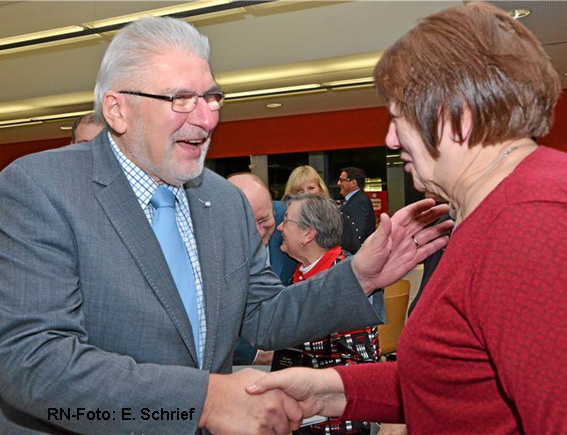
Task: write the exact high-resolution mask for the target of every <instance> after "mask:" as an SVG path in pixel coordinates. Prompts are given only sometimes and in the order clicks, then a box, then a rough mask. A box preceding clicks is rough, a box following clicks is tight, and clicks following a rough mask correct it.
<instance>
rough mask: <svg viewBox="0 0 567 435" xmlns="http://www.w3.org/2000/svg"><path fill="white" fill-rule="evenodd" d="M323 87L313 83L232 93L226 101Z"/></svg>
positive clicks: (227, 95)
mask: <svg viewBox="0 0 567 435" xmlns="http://www.w3.org/2000/svg"><path fill="white" fill-rule="evenodd" d="M320 89H321V85H320V84H319V83H311V84H308V85H297V86H285V87H282V88H269V89H257V90H255V91H245V92H232V93H230V94H226V96H225V99H226V100H234V99H237V98H238V99H240V98H248V97H262V96H266V95H284V94H291V93H295V92H305V91H310V90H320Z"/></svg>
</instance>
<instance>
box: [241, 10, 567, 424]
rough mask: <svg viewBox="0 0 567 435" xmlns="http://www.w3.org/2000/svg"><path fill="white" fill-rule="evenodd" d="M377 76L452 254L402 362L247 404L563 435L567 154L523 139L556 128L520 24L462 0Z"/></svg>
mask: <svg viewBox="0 0 567 435" xmlns="http://www.w3.org/2000/svg"><path fill="white" fill-rule="evenodd" d="M375 79H376V84H377V87H378V90H379V93H380V94H381V95H382V96H383V97H384V98H385V100H386V101H388V107H389V110H390V112H391V114H392V118H393V119H392V122H391V124H390V130H389V132H388V136H387V138H386V144H387V145H388V147H390V148H391V149H397V150H400V151H401V158H402V160H403V161H404V162H405V170H406V171H407V172H410V173H411V174H412V177H413V181H414V185H415V187H416V188H417V189H418V190H421V191H427V192H431V193H433V194H436V195H438V196H441V197H443V198H445V199H446V200H447V201H448V202H450V203H452V204H453V206H454V207H455V209H456V211H457V215H456V217H457V219H456V228H455V230H454V231H453V235H452V237H451V241H450V242H449V245H448V247H447V249H446V251H445V254H444V256H443V259H442V260H441V262H440V263H439V266H438V268H437V270H436V271H435V273H434V275H433V276H432V278H431V279H430V281H429V282H428V284H427V286H426V287H425V289H424V291H423V294H422V297H421V300H420V302H419V304H418V305H417V306H416V308H415V310H414V312H413V314H412V316H411V318H410V320H409V321H408V323H407V326H406V328H405V330H404V331H403V333H402V337H401V340H400V343H399V347H398V361H397V363H391V364H388V363H386V364H375V365H358V366H353V367H339V368H336V369H327V370H320V371H317V372H314V371H309V370H308V369H291V370H289V371H288V372H279V373H274V374H272V375H270V376H268V377H266V378H264V379H262V380H260V381H259V382H258V383H257V385H255V386H252V387H250V389H249V391H250V392H253V393H257V392H261V391H263V390H265V389H267V388H276V387H279V388H282V389H284V391H285V392H286V393H288V394H290V395H291V396H293V397H295V398H296V399H298V400H300V404H301V406H302V407H303V409H304V414H305V415H309V414H314V413H319V414H322V415H330V416H334V415H337V416H341V415H342V417H343V418H353V419H366V420H374V421H381V422H393V423H396V422H405V423H406V424H407V429H408V431H409V432H410V433H435V434H442V433H450V434H471V433H490V434H509V433H530V434H565V433H567V412H566V409H565V404H566V403H567V334H566V331H567V249H565V247H566V246H567V218H566V217H567V183H566V181H565V180H567V155H566V154H565V153H561V152H559V151H555V150H552V149H549V148H544V147H539V148H538V146H537V145H536V143H535V142H534V141H533V140H532V138H533V137H538V136H543V135H545V134H546V133H547V132H548V131H549V127H550V124H551V118H552V113H553V108H554V106H555V104H556V102H557V99H558V97H559V95H560V91H561V88H560V82H559V78H558V75H557V73H556V72H555V70H554V69H553V67H552V65H551V63H550V62H549V59H548V57H547V56H546V54H545V52H544V50H543V48H542V47H541V45H540V44H539V42H538V41H537V39H536V38H535V37H534V36H533V34H531V33H530V32H529V31H528V30H527V29H526V28H525V27H524V26H523V25H522V24H520V23H519V22H516V21H514V20H513V19H511V18H510V17H509V16H508V15H507V14H506V13H505V12H503V11H501V10H499V9H496V8H494V7H492V6H490V5H487V4H484V3H471V4H468V5H467V6H465V7H463V8H457V9H450V10H447V11H444V12H441V13H439V14H436V15H433V16H430V17H428V18H426V19H425V20H424V21H423V22H422V23H420V24H419V25H418V26H417V27H416V28H415V29H413V30H412V31H410V32H409V33H408V34H407V35H406V36H404V37H403V38H402V39H401V40H400V41H398V42H397V43H396V44H395V45H394V46H392V47H391V48H390V49H388V50H387V51H386V52H385V53H384V55H383V56H382V59H381V60H380V62H379V64H378V66H377V67H376V71H375ZM414 242H415V244H416V246H419V244H420V241H419V239H418V238H414Z"/></svg>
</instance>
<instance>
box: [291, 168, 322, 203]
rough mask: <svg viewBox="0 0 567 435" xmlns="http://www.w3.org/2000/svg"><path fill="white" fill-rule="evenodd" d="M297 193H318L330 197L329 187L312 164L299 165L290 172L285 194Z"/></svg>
mask: <svg viewBox="0 0 567 435" xmlns="http://www.w3.org/2000/svg"><path fill="white" fill-rule="evenodd" d="M297 193H318V194H320V195H323V196H325V197H326V198H329V189H328V188H327V185H326V184H325V182H324V181H323V179H322V178H321V176H320V175H319V173H318V172H317V171H316V170H315V168H313V167H312V166H308V165H305V166H298V167H297V168H295V169H294V170H293V171H292V173H291V174H290V176H289V178H288V180H287V184H286V186H285V191H284V196H285V195H289V194H297Z"/></svg>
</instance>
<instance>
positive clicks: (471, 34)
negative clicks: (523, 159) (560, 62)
mask: <svg viewBox="0 0 567 435" xmlns="http://www.w3.org/2000/svg"><path fill="white" fill-rule="evenodd" d="M374 76H375V82H376V86H377V88H378V93H379V94H380V95H381V96H383V97H384V98H385V100H386V101H387V102H388V103H389V104H393V106H394V109H395V111H396V113H395V115H400V116H403V117H405V118H406V120H407V121H408V122H409V123H410V125H411V126H412V127H414V128H416V129H417V131H418V132H419V134H420V135H421V138H422V140H423V142H424V143H425V144H427V145H428V146H429V147H430V148H431V149H432V150H435V149H436V147H437V146H438V144H439V141H440V139H441V135H442V131H441V130H440V129H439V126H440V121H443V120H448V121H449V122H450V125H451V128H452V132H451V133H453V134H455V135H456V138H457V140H458V141H460V142H461V143H463V142H464V141H465V139H466V138H467V133H469V132H463V130H462V125H461V121H462V119H463V114H464V111H465V110H467V109H468V110H469V111H470V114H471V116H472V119H471V121H472V128H471V131H470V134H469V136H468V140H469V146H473V145H476V144H479V143H485V144H494V143H499V142H502V141H505V140H510V139H518V138H523V137H534V136H535V137H537V136H542V135H545V134H546V133H547V132H548V131H549V129H550V127H551V124H552V120H553V108H554V106H555V104H556V102H557V100H558V98H559V95H560V92H561V85H560V82H559V77H558V74H557V72H556V71H555V70H554V69H553V66H552V65H551V62H550V60H549V58H548V56H547V55H546V53H545V52H544V50H543V48H542V47H541V45H540V43H539V41H538V40H537V39H536V37H535V36H534V35H533V34H532V33H531V32H530V31H529V30H528V29H527V28H526V27H525V26H524V25H522V24H521V23H520V22H518V21H516V20H514V19H512V18H511V17H510V16H509V15H508V14H507V13H506V12H504V11H502V10H500V9H497V8H495V7H494V6H491V5H488V4H485V3H470V4H468V5H466V6H465V7H460V8H454V9H448V10H446V11H443V12H440V13H438V14H435V15H431V16H429V17H427V18H425V19H424V20H423V21H422V22H421V23H420V24H419V25H418V26H417V27H415V28H414V29H412V30H411V31H409V32H408V33H407V34H406V35H405V36H404V37H402V38H401V39H400V40H399V41H398V42H396V43H395V44H394V45H393V46H392V47H390V48H389V49H388V50H386V52H385V53H384V55H383V56H382V58H381V59H380V61H379V62H378V65H377V66H376V69H375V71H374Z"/></svg>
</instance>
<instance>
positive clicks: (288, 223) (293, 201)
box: [274, 194, 383, 434]
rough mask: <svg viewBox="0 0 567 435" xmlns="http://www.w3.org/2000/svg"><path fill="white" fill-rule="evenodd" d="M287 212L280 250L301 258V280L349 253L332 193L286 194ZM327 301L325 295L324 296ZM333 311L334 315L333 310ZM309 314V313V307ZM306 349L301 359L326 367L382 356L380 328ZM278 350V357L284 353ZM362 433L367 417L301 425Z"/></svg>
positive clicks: (297, 279) (311, 429)
mask: <svg viewBox="0 0 567 435" xmlns="http://www.w3.org/2000/svg"><path fill="white" fill-rule="evenodd" d="M283 200H284V202H285V204H286V208H287V210H286V214H285V217H284V220H283V222H282V223H281V224H280V225H279V226H278V230H279V231H280V232H281V233H282V239H283V241H282V245H281V250H282V251H283V252H285V253H286V254H287V255H289V256H290V257H292V258H294V259H295V260H297V261H298V262H299V264H298V266H297V268H296V270H295V273H294V275H293V283H294V284H295V283H297V282H300V281H303V280H306V279H310V278H311V277H313V276H315V275H317V274H318V273H320V272H322V271H324V270H327V269H329V268H330V267H332V266H334V265H335V264H337V263H339V262H341V261H343V260H344V259H346V258H347V254H345V252H344V251H343V250H342V249H341V247H340V246H339V243H340V241H341V233H342V218H341V214H340V212H339V209H338V208H337V206H336V204H335V203H334V202H333V201H332V200H331V199H329V198H325V197H324V196H322V195H316V194H303V195H288V196H285V197H284V199H283ZM373 298H375V300H374V301H373V304H374V305H375V306H379V307H380V308H379V311H381V307H382V304H383V297H382V294H381V293H376V294H375V295H374V296H373ZM321 303H322V304H324V303H325V302H324V301H321ZM332 314H333V313H332V312H329V315H332ZM306 315H309V313H306ZM353 315H356V313H353ZM296 348H297V349H300V350H301V351H302V354H301V357H300V365H303V366H308V367H315V368H325V367H332V366H337V365H347V364H357V363H362V362H377V361H378V360H379V348H378V328H377V326H376V325H372V326H369V327H367V328H363V329H358V330H352V331H345V332H340V333H334V334H331V335H330V336H327V337H323V338H320V339H318V340H314V341H309V342H307V343H303V344H302V345H299V346H297V347H296ZM281 352H284V353H285V352H286V351H278V352H276V355H275V357H274V359H275V360H277V358H278V357H279V353H281ZM331 429H332V432H330V433H333V434H344V433H349V434H358V433H369V429H370V424H369V423H368V422H360V421H358V422H352V421H340V420H338V419H335V420H330V421H327V422H324V423H321V424H317V425H314V426H310V427H308V428H302V429H301V431H300V433H327V432H326V431H327V430H331Z"/></svg>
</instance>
